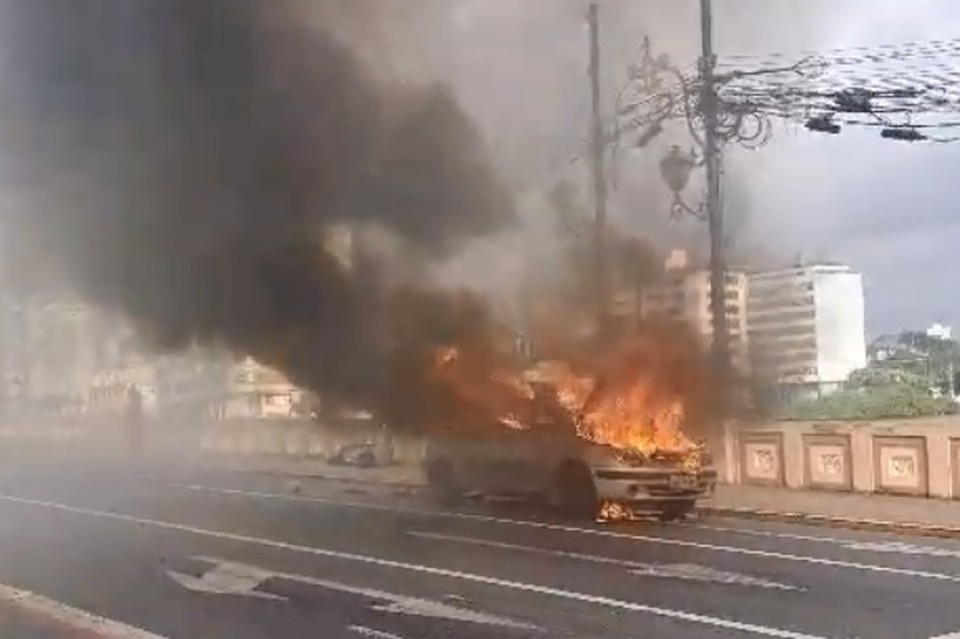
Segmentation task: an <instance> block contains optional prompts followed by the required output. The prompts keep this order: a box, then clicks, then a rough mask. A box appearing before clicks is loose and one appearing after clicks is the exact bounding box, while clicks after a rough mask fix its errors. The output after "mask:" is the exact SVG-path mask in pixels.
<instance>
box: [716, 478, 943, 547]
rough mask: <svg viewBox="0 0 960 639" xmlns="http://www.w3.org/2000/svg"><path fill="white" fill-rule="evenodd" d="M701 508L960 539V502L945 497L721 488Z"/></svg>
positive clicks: (735, 514)
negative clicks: (924, 497)
mask: <svg viewBox="0 0 960 639" xmlns="http://www.w3.org/2000/svg"><path fill="white" fill-rule="evenodd" d="M699 510H700V512H701V513H702V514H704V515H716V516H724V517H743V518H750V519H769V520H774V521H795V522H797V523H807V524H820V525H833V526H838V527H847V528H859V529H875V530H899V531H904V532H914V533H921V534H928V535H936V536H945V537H960V501H949V500H945V499H923V498H918V497H897V496H892V495H870V494H863V493H842V492H831V491H813V490H793V489H786V488H765V487H759V486H734V485H720V486H717V492H716V494H715V495H714V496H713V497H711V498H710V499H706V500H704V501H703V502H702V504H701V506H700V509H699Z"/></svg>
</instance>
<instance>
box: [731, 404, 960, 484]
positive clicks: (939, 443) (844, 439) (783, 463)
mask: <svg viewBox="0 0 960 639" xmlns="http://www.w3.org/2000/svg"><path fill="white" fill-rule="evenodd" d="M713 448H714V454H715V456H716V457H717V458H718V466H720V468H719V470H720V473H721V477H722V478H724V479H725V480H726V481H727V482H729V483H743V484H754V485H768V486H782V487H787V488H807V489H818V490H839V491H855V492H865V493H874V492H876V493H889V494H899V495H910V496H921V497H939V498H944V499H960V416H950V417H931V418H924V419H913V420H889V421H881V422H767V423H749V424H748V423H741V424H730V425H728V427H727V429H726V431H725V435H724V438H723V442H722V444H721V443H720V442H715V443H714V444H713Z"/></svg>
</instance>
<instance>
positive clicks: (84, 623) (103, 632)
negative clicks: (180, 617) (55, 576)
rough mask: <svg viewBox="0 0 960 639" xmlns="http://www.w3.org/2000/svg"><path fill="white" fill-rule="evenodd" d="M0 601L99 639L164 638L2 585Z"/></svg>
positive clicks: (0, 587)
mask: <svg viewBox="0 0 960 639" xmlns="http://www.w3.org/2000/svg"><path fill="white" fill-rule="evenodd" d="M0 603H7V604H10V605H11V606H13V607H14V608H18V609H20V610H23V611H24V612H26V613H31V614H34V615H36V616H37V617H38V618H40V619H41V620H46V621H48V622H50V621H52V622H55V623H57V624H60V625H62V626H64V627H67V628H70V629H71V630H75V631H80V632H88V633H91V634H92V635H93V636H95V637H98V638H100V639H164V638H163V637H161V636H160V635H155V634H153V633H152V632H147V631H146V630H141V629H140V628H134V627H133V626H128V625H126V624H123V623H120V622H119V621H114V620H113V619H107V618H106V617H101V616H99V615H95V614H93V613H90V612H87V611H86V610H80V609H79V608H74V607H72V606H68V605H67V604H64V603H60V602H59V601H54V600H53V599H49V598H47V597H44V596H43V595H38V594H36V593H32V592H28V591H26V590H20V589H18V588H13V587H11V586H6V585H2V584H0Z"/></svg>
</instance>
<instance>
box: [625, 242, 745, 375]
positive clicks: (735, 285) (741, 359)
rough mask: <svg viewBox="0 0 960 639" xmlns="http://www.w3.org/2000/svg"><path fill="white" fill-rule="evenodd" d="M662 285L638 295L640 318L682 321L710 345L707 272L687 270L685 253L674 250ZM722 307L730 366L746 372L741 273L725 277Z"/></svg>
mask: <svg viewBox="0 0 960 639" xmlns="http://www.w3.org/2000/svg"><path fill="white" fill-rule="evenodd" d="M664 266H665V269H664V270H665V273H666V275H665V278H664V280H663V281H662V282H660V283H658V284H655V285H652V286H647V287H646V288H645V289H644V291H643V294H642V296H641V302H640V308H641V314H642V316H643V317H667V318H670V319H676V320H682V321H685V322H686V323H688V324H689V325H690V326H691V328H692V329H693V330H694V331H695V332H696V334H697V335H699V336H700V337H701V339H702V340H703V343H704V347H705V348H710V346H711V344H712V343H713V312H712V309H711V308H710V292H711V290H712V288H711V284H710V272H709V271H707V270H706V269H696V268H691V267H690V265H689V263H688V260H687V258H686V254H685V253H684V252H682V251H674V252H673V253H672V254H671V255H670V257H669V258H668V259H667V261H666V263H665V265H664ZM724 307H725V310H726V314H727V334H728V337H729V344H730V363H731V365H732V366H733V367H734V369H735V370H736V371H738V372H739V373H740V374H741V375H747V374H749V371H750V358H749V349H748V341H747V316H746V307H747V277H746V275H745V274H743V273H737V272H728V273H726V275H725V290H724Z"/></svg>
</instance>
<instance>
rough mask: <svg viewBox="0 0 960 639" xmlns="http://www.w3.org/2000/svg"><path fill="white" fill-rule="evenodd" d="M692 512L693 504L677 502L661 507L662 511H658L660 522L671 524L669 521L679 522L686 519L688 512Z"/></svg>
mask: <svg viewBox="0 0 960 639" xmlns="http://www.w3.org/2000/svg"><path fill="white" fill-rule="evenodd" d="M691 511H693V502H692V501H690V502H687V501H683V502H678V503H675V504H667V505H665V506H664V507H663V510H661V511H660V521H662V522H671V521H681V520H683V519H684V518H686V516H687V515H689V514H690V512H691Z"/></svg>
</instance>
